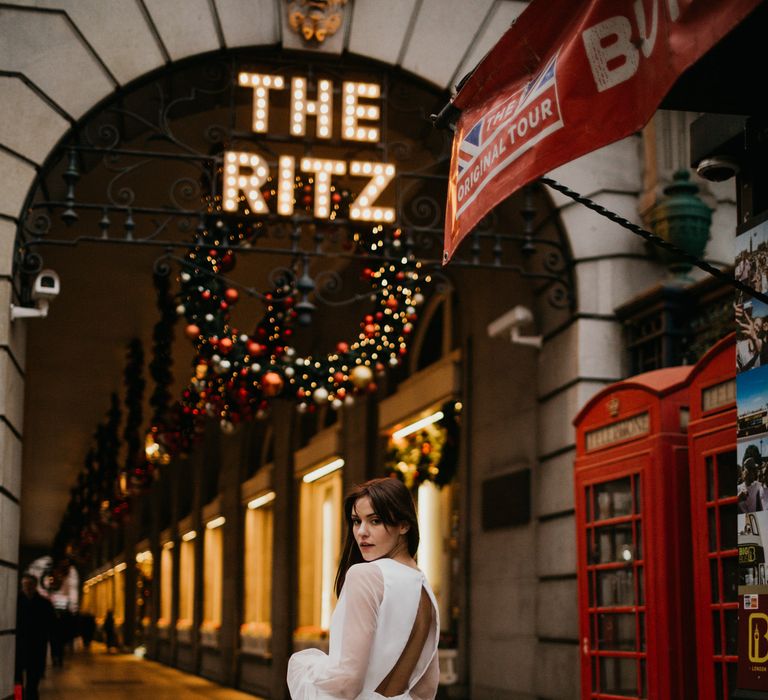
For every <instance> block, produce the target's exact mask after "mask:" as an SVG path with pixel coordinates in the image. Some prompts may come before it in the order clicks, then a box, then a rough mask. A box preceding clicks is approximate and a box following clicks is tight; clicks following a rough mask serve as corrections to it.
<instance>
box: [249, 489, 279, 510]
mask: <svg viewBox="0 0 768 700" xmlns="http://www.w3.org/2000/svg"><path fill="white" fill-rule="evenodd" d="M276 496H277V494H276V493H275V492H274V491H267V493H265V494H263V495H262V496H258V497H257V498H254V499H253V500H252V501H248V508H249V509H250V510H256V509H257V508H261V507H262V506H265V505H267V504H268V503H272V501H274V500H275V497H276Z"/></svg>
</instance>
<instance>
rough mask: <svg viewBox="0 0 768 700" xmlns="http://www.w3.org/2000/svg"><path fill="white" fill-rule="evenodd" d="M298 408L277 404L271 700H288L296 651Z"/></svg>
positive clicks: (275, 415) (275, 422)
mask: <svg viewBox="0 0 768 700" xmlns="http://www.w3.org/2000/svg"><path fill="white" fill-rule="evenodd" d="M295 415H296V409H295V407H294V405H293V403H291V402H289V401H284V400H280V401H276V402H275V404H274V408H273V414H272V420H273V421H274V423H273V426H274V431H275V432H274V435H275V437H274V476H273V488H274V489H275V492H276V493H277V498H276V499H275V502H274V506H273V510H274V540H273V542H274V545H273V566H272V568H273V571H272V688H271V692H270V698H271V700H288V698H289V695H288V687H287V686H286V683H285V674H286V671H287V669H288V657H289V656H290V655H291V653H292V651H293V630H294V629H295V627H296V614H297V613H296V608H297V601H296V596H297V558H296V552H297V550H298V547H297V542H298V538H297V536H298V533H297V518H298V515H297V514H298V507H297V505H298V490H297V488H296V479H295V478H294V474H293V454H294V451H295V436H296V431H295Z"/></svg>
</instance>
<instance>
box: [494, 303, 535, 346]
mask: <svg viewBox="0 0 768 700" xmlns="http://www.w3.org/2000/svg"><path fill="white" fill-rule="evenodd" d="M529 323H533V314H532V313H531V310H530V309H528V308H526V307H525V306H520V305H518V306H515V307H514V308H512V309H510V310H509V311H507V312H506V313H505V314H503V315H502V316H499V318H497V319H496V320H495V321H492V322H491V323H489V324H488V336H489V337H490V338H506V337H508V338H509V340H510V341H511V342H513V343H517V344H519V345H531V346H533V347H536V348H540V347H541V340H542V339H541V336H540V335H536V336H533V335H528V336H524V335H521V334H520V326H525V325H528V324H529Z"/></svg>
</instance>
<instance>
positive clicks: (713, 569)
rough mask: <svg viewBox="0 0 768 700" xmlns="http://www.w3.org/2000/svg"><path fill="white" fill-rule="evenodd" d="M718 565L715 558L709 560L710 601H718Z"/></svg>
mask: <svg viewBox="0 0 768 700" xmlns="http://www.w3.org/2000/svg"><path fill="white" fill-rule="evenodd" d="M719 568H720V565H719V563H718V560H717V559H710V560H709V585H710V588H711V589H712V602H713V603H719V602H720V579H719V577H718V570H719Z"/></svg>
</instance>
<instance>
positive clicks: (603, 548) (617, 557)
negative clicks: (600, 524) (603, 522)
mask: <svg viewBox="0 0 768 700" xmlns="http://www.w3.org/2000/svg"><path fill="white" fill-rule="evenodd" d="M597 536H598V562H599V563H600V564H609V563H612V562H617V561H619V562H624V563H626V564H629V563H630V562H632V560H633V559H634V558H635V548H634V547H633V546H632V524H631V523H624V524H621V525H614V526H612V527H605V528H600V529H599V530H598V531H597Z"/></svg>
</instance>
